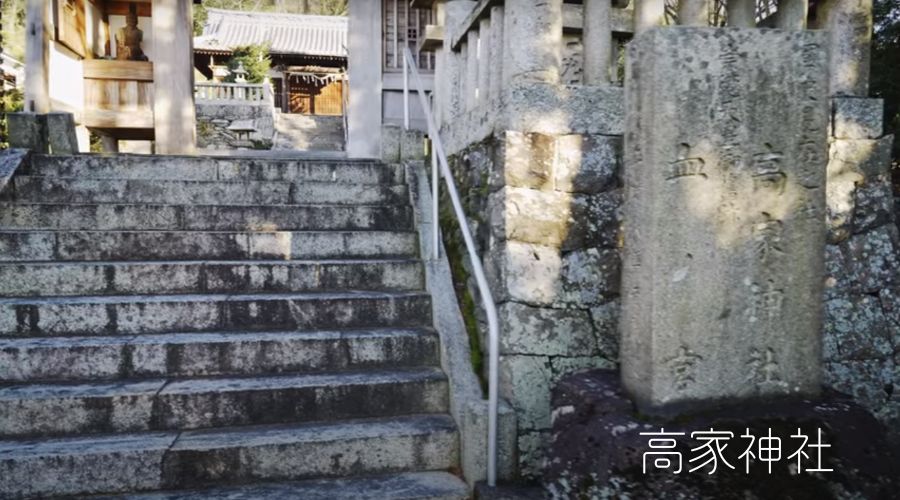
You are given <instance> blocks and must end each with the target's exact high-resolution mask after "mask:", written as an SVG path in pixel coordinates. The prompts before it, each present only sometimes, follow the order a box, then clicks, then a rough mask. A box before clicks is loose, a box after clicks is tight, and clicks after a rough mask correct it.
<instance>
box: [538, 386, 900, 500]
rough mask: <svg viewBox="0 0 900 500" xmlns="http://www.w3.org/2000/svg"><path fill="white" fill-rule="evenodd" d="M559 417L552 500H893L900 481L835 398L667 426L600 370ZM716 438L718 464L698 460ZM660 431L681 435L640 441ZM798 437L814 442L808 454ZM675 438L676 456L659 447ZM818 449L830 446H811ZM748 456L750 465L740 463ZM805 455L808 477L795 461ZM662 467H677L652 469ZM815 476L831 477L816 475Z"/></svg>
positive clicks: (563, 389) (549, 452)
mask: <svg viewBox="0 0 900 500" xmlns="http://www.w3.org/2000/svg"><path fill="white" fill-rule="evenodd" d="M552 415H553V427H552V429H551V431H550V435H549V439H548V440H547V442H546V444H545V448H544V449H545V455H544V461H543V468H542V471H541V475H540V480H541V483H542V484H543V485H544V488H545V489H546V490H548V492H550V496H551V498H559V499H563V498H565V499H569V498H598V499H599V498H661V495H662V496H664V497H665V498H747V499H749V498H805V497H809V498H892V497H893V496H895V495H894V493H895V492H896V488H897V487H898V480H897V478H898V477H900V461H898V459H900V457H898V450H896V448H892V447H891V446H890V444H889V442H888V440H887V434H886V432H885V428H884V427H883V426H882V425H881V424H879V422H878V421H877V420H875V419H874V418H873V416H872V415H871V414H869V413H868V412H867V411H866V410H865V409H864V408H862V407H861V406H860V405H858V404H855V403H854V402H853V401H852V400H850V399H849V398H848V397H846V396H844V395H841V394H838V393H834V392H832V391H829V392H827V393H826V394H825V395H824V397H823V398H821V399H818V400H778V401H769V402H752V403H743V404H736V405H732V406H727V407H722V408H717V409H715V410H711V411H708V412H704V413H701V414H695V415H686V416H680V417H679V418H677V419H674V420H666V419H659V418H652V417H648V416H647V415H643V414H639V413H637V412H636V411H635V410H634V408H633V403H632V401H631V400H630V399H629V398H628V397H627V396H626V395H625V393H624V390H623V388H622V387H621V385H620V383H619V379H618V376H617V374H616V373H615V372H613V371H606V370H594V371H589V372H583V373H578V374H575V375H571V376H569V377H565V378H564V379H563V380H562V381H561V382H560V383H559V384H558V385H557V386H556V388H555V389H554V391H553V399H552ZM710 429H712V430H714V431H718V432H720V433H722V434H718V435H717V436H718V437H719V440H718V441H717V443H716V446H718V445H721V447H720V448H719V452H718V453H717V454H716V455H715V456H714V457H713V458H714V459H715V462H713V463H711V462H709V461H708V460H706V459H705V458H699V459H697V457H704V456H706V457H708V455H703V454H704V453H705V446H706V445H711V444H712V441H708V439H711V438H713V439H714V436H710V435H707V436H705V439H706V440H704V437H701V435H700V434H699V433H701V432H703V431H706V432H709V430H710ZM819 429H821V433H820V431H819ZM663 431H664V432H667V433H674V434H669V435H667V436H652V435H647V434H643V435H642V434H641V433H660V432H663ZM695 433H697V434H695ZM729 433H730V434H729ZM798 433H799V435H800V436H807V437H808V440H807V441H805V446H804V445H803V444H801V443H803V442H802V441H801V439H802V437H796V436H797V435H798ZM745 434H749V436H752V438H753V440H752V441H751V440H750V438H748V437H743V436H744V435H745ZM766 436H773V437H775V438H777V441H775V442H774V443H773V444H774V445H775V447H776V448H775V449H777V450H779V451H780V453H778V454H775V455H773V456H772V457H771V458H772V460H770V461H768V462H767V461H765V460H762V459H760V457H761V456H762V455H761V454H760V452H759V448H758V447H759V445H760V444H762V441H760V438H761V437H766ZM792 436H795V437H792ZM848 437H849V438H848ZM669 439H671V443H672V447H671V448H669V447H666V448H662V447H663V446H666V445H668V444H669V443H667V442H666V441H667V440H669ZM820 439H821V441H820ZM651 440H655V441H656V442H655V443H651ZM820 442H821V443H822V444H824V445H825V446H826V447H824V448H820V449H818V450H815V449H812V448H811V447H810V445H813V444H818V443H820ZM520 444H521V442H520ZM651 444H655V445H656V446H655V447H652V446H651ZM748 449H750V450H751V451H753V452H754V455H753V458H754V459H753V460H747V459H746V456H744V457H742V454H743V453H744V452H745V451H746V450H748ZM798 449H802V450H803V451H804V454H805V456H803V455H801V456H800V457H799V458H800V459H801V462H800V466H801V468H802V471H798V468H797V464H798V457H796V456H792V455H793V454H795V453H796V451H797V450H798ZM817 451H821V455H819V454H817V453H816V452H817ZM661 452H662V453H665V452H670V453H671V454H669V455H660V453H661ZM650 453H656V455H650ZM662 458H669V459H671V462H670V464H671V465H670V466H666V465H665V464H663V465H660V462H657V461H656V460H654V459H662ZM723 460H724V462H723ZM679 461H680V465H681V467H680V472H678V473H675V469H676V467H677V464H679ZM725 462H727V463H728V464H729V466H730V467H728V466H725V465H724V463H725ZM713 464H715V465H716V466H717V467H716V469H715V470H713V468H712V467H713ZM816 467H820V468H822V469H831V471H829V472H824V473H814V472H811V471H810V469H813V468H816ZM660 492H665V494H661V493H660Z"/></svg>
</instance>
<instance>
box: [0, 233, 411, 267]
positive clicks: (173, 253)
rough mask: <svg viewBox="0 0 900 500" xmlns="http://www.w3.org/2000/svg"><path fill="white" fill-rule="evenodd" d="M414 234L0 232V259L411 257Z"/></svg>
mask: <svg viewBox="0 0 900 500" xmlns="http://www.w3.org/2000/svg"><path fill="white" fill-rule="evenodd" d="M416 242H417V237H416V233H414V232H402V231H302V232H285V231H277V232H271V233H262V232H219V231H0V262H22V261H96V260H103V261H108V260H128V261H134V260H198V259H200V260H243V259H279V260H281V259H329V258H342V259H359V258H394V257H412V256H415V255H417V254H418V247H417V243H416Z"/></svg>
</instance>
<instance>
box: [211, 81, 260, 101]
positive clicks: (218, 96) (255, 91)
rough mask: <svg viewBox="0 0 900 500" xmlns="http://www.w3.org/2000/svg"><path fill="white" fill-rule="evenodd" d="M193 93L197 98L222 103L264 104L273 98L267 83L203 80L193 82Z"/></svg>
mask: <svg viewBox="0 0 900 500" xmlns="http://www.w3.org/2000/svg"><path fill="white" fill-rule="evenodd" d="M194 93H195V96H196V98H197V100H202V101H216V102H220V103H222V104H229V103H230V104H254V103H257V104H264V103H267V102H268V103H272V102H273V99H274V95H273V94H272V87H271V86H270V85H269V84H268V83H218V82H203V83H196V84H194Z"/></svg>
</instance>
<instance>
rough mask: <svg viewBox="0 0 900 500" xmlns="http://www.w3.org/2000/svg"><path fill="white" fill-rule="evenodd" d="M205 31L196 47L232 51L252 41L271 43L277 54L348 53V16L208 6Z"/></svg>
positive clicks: (273, 51)
mask: <svg viewBox="0 0 900 500" xmlns="http://www.w3.org/2000/svg"><path fill="white" fill-rule="evenodd" d="M207 12H208V13H209V16H208V17H207V20H206V25H205V26H204V27H203V34H202V35H200V36H198V37H194V50H197V51H215V52H221V51H229V52H230V51H231V50H232V49H233V48H235V47H240V46H242V45H251V44H254V45H255V44H261V43H268V44H269V52H271V53H273V54H304V55H311V56H325V57H347V18H346V17H340V16H308V15H300V14H278V13H272V12H244V11H235V10H224V9H207Z"/></svg>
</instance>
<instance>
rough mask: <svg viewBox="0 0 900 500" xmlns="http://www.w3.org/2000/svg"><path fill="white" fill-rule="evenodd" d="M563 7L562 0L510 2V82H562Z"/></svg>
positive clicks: (508, 14) (507, 8)
mask: <svg viewBox="0 0 900 500" xmlns="http://www.w3.org/2000/svg"><path fill="white" fill-rule="evenodd" d="M562 4H563V1H562V0H545V1H542V2H535V1H534V0H507V1H506V18H507V22H506V38H507V40H509V43H508V44H507V47H506V49H507V56H506V58H505V61H506V62H507V63H508V65H509V78H510V81H531V82H543V83H559V72H560V66H561V65H562Z"/></svg>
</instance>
